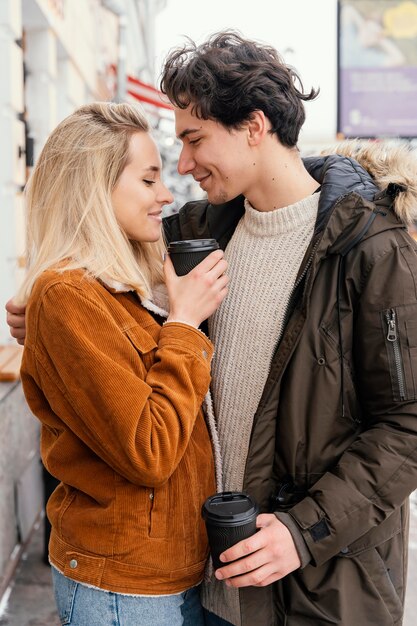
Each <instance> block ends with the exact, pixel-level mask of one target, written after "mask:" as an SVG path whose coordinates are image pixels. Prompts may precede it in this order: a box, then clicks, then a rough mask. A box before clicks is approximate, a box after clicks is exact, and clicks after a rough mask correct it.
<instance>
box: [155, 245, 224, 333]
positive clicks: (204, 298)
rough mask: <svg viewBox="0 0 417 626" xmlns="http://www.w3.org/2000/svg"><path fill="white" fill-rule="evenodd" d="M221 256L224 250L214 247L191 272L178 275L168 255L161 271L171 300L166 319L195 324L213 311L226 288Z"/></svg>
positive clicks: (196, 325) (222, 297)
mask: <svg viewBox="0 0 417 626" xmlns="http://www.w3.org/2000/svg"><path fill="white" fill-rule="evenodd" d="M223 257H224V252H223V250H215V251H214V252H211V253H210V254H209V255H208V256H207V257H206V258H205V259H203V261H201V263H199V264H198V265H197V266H196V267H195V268H194V269H192V270H191V272H189V273H188V274H186V275H185V276H177V275H176V273H175V270H174V266H173V265H172V261H171V259H170V258H169V256H168V255H167V257H166V259H165V263H164V272H165V281H166V286H167V290H168V296H169V303H170V313H169V316H168V320H167V321H168V322H169V321H178V322H185V323H186V324H190V325H191V326H195V327H196V328H197V327H198V326H199V325H200V324H201V322H203V321H204V320H205V319H207V318H208V317H210V315H211V314H212V313H214V311H215V310H216V309H217V308H218V307H219V305H220V304H221V302H222V301H223V300H224V298H225V297H226V294H227V290H228V287H227V285H228V283H229V278H228V277H227V276H226V275H225V271H226V269H227V261H226V260H225V259H224V258H223Z"/></svg>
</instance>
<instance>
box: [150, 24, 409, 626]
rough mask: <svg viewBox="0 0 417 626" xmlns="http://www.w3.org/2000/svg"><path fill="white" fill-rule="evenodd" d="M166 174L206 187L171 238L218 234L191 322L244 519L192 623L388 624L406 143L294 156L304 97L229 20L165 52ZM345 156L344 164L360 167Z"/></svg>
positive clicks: (230, 483)
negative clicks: (241, 493) (206, 337)
mask: <svg viewBox="0 0 417 626" xmlns="http://www.w3.org/2000/svg"><path fill="white" fill-rule="evenodd" d="M161 88H162V91H163V92H164V93H165V94H167V96H168V98H169V99H170V101H171V102H172V103H173V105H174V110H175V119H176V133H177V135H178V137H179V139H180V140H181V142H182V151H181V155H180V158H179V164H178V171H179V173H180V174H184V175H185V174H191V175H192V176H193V177H194V179H195V180H196V181H197V182H198V183H199V184H200V187H201V188H202V189H203V190H204V191H205V192H206V194H207V199H206V200H202V201H198V202H190V203H188V204H186V205H185V206H184V207H183V208H182V209H181V210H180V212H179V214H178V215H174V216H171V217H170V218H168V219H167V220H166V223H165V226H166V228H165V232H166V236H167V239H168V240H169V241H173V240H178V239H192V238H205V237H214V238H216V239H217V240H218V241H219V243H220V245H221V247H222V248H223V249H225V256H226V258H227V260H228V262H229V268H230V271H229V276H230V291H229V294H228V297H227V298H226V300H225V301H224V302H223V304H222V305H221V307H220V308H219V309H218V311H217V312H216V313H215V314H214V315H213V316H212V317H211V318H210V320H209V321H208V331H209V333H210V337H211V338H212V340H213V341H214V343H215V346H216V353H215V357H214V362H213V380H212V391H213V397H214V407H215V411H216V417H217V426H218V434H219V438H220V444H221V451H222V456H223V471H224V483H223V484H224V489H225V490H228V491H230V490H245V491H247V492H249V493H250V494H251V495H252V496H254V497H255V499H257V501H258V503H259V505H260V508H261V511H262V514H261V515H259V517H258V520H257V526H258V529H259V530H258V532H257V533H256V534H255V535H254V536H253V537H252V538H251V539H249V540H246V541H242V542H241V543H238V544H237V545H236V546H234V547H233V548H231V549H229V550H227V551H226V552H225V553H224V554H223V558H222V561H223V562H224V567H222V568H220V569H218V570H217V571H216V573H215V577H213V580H212V582H211V583H209V584H206V585H204V588H203V593H202V600H203V604H204V606H205V607H206V609H207V623H208V624H212V625H215V624H218V625H221V624H223V625H224V624H230V623H231V624H234V625H240V624H242V625H244V626H254V625H255V624H256V625H257V626H272V625H276V624H279V625H281V624H282V625H283V624H286V626H310V625H313V624H314V625H319V624H320V625H323V624H340V625H343V626H352V625H355V626H365V625H369V624H376V625H378V626H385V625H386V626H388V625H392V624H395V625H398V624H401V622H402V614H403V602H404V593H405V582H406V581H405V576H406V555H407V520H408V503H407V498H408V495H409V494H410V492H411V491H412V490H413V489H415V488H416V486H417V480H416V478H417V455H416V447H417V419H416V418H417V402H416V397H417V352H416V349H415V346H417V324H416V322H415V319H416V315H417V304H416V292H417V288H416V284H417V258H416V254H415V244H414V243H413V241H412V240H411V238H410V237H409V236H408V234H407V232H406V229H405V224H407V223H409V222H410V221H412V220H413V219H415V217H416V195H417V191H416V187H415V180H416V177H417V166H416V163H415V160H413V158H412V156H411V155H410V154H409V153H408V152H407V149H402V148H396V149H394V150H391V152H390V149H389V148H388V147H387V146H384V145H383V144H373V145H357V144H356V143H355V142H350V143H349V144H347V145H341V146H339V147H338V149H337V154H329V155H327V156H320V157H318V158H307V159H304V160H303V159H302V158H301V156H300V153H299V150H298V149H297V141H298V136H299V132H300V129H301V127H302V125H303V123H304V120H305V112H304V106H303V102H304V101H307V100H313V99H314V98H315V97H316V96H317V93H318V92H317V91H314V90H313V89H312V90H311V91H310V92H308V93H305V92H304V89H303V86H302V84H301V81H300V79H299V77H298V75H297V73H296V72H295V71H294V69H292V68H291V67H289V66H287V65H286V64H285V63H284V61H283V60H282V59H281V58H280V56H279V54H278V53H277V52H276V50H274V49H273V48H271V47H269V46H266V45H262V44H260V43H257V42H255V41H249V40H246V39H244V38H243V37H241V36H240V35H239V34H237V33H235V32H223V33H219V34H217V35H214V36H212V37H211V38H210V39H208V40H207V41H206V42H205V43H203V44H202V45H200V46H197V45H196V44H194V43H193V42H192V41H188V43H187V44H186V45H185V46H183V47H180V48H177V49H175V50H173V51H172V52H171V53H170V54H169V56H168V58H167V60H166V62H165V66H164V68H163V74H162V80H161ZM360 163H362V165H361V164H360Z"/></svg>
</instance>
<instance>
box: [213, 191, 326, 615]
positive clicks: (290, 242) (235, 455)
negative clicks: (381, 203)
mask: <svg viewBox="0 0 417 626" xmlns="http://www.w3.org/2000/svg"><path fill="white" fill-rule="evenodd" d="M319 196H320V194H319V193H315V194H313V195H312V196H309V197H307V198H305V199H303V200H301V201H300V202H297V203H296V204H293V205H291V206H287V207H284V208H280V209H276V210H274V211H269V212H260V211H257V210H255V209H254V208H253V207H251V205H250V204H249V202H248V201H246V202H245V214H244V216H243V217H242V219H241V220H240V222H239V224H238V226H237V228H236V230H235V233H234V234H233V237H232V239H231V240H230V242H229V244H228V246H227V248H226V253H225V257H226V259H227V261H228V263H229V267H228V274H229V276H230V287H229V293H228V296H227V298H226V299H225V300H224V301H223V303H222V305H221V306H220V308H219V309H218V310H217V311H216V313H215V314H214V315H213V316H212V318H211V319H210V320H209V329H210V337H211V339H212V341H213V342H214V345H215V355H214V360H213V364H212V392H213V397H214V409H215V413H216V417H217V425H218V434H219V439H220V446H221V452H222V458H223V477H224V489H225V490H227V491H228V490H240V489H242V486H243V477H244V471H245V463H246V457H247V453H248V446H249V438H250V434H251V430H252V422H253V417H254V414H255V411H256V409H257V407H258V404H259V401H260V399H261V395H262V392H263V388H264V386H265V383H266V380H267V377H268V373H269V369H270V365H271V359H272V356H273V352H274V349H275V347H276V345H277V342H278V341H279V339H280V337H281V333H282V329H283V322H284V317H285V313H286V309H287V306H288V302H289V299H290V296H291V292H292V289H293V286H294V283H295V280H296V276H297V272H298V269H299V267H300V264H301V261H302V259H303V257H304V254H305V252H306V250H307V247H308V244H309V242H310V240H311V237H312V235H313V231H314V224H315V220H316V216H317V206H318V201H319ZM203 604H204V606H205V607H206V608H208V609H209V610H210V611H213V612H214V613H216V614H217V615H220V616H221V617H223V619H226V620H227V621H229V622H231V623H232V624H235V625H236V626H239V625H240V610H239V598H238V593H237V591H236V590H233V589H232V590H230V589H228V588H227V587H226V586H225V585H224V583H219V582H218V581H216V580H214V579H213V580H212V582H210V583H207V584H206V585H205V586H204V589H203Z"/></svg>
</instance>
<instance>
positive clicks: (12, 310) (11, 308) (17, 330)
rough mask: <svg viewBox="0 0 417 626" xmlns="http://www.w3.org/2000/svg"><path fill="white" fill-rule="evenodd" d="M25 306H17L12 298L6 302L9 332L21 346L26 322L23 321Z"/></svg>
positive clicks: (23, 340)
mask: <svg viewBox="0 0 417 626" xmlns="http://www.w3.org/2000/svg"><path fill="white" fill-rule="evenodd" d="M25 310H26V307H25V306H17V305H16V304H14V302H13V299H12V300H9V301H8V302H7V304H6V311H7V323H8V325H9V326H10V334H11V336H12V337H14V338H15V339H17V343H20V345H21V346H23V344H24V343H25V337H26V323H25Z"/></svg>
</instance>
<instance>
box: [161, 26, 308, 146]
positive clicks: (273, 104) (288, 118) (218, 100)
mask: <svg viewBox="0 0 417 626" xmlns="http://www.w3.org/2000/svg"><path fill="white" fill-rule="evenodd" d="M296 85H298V87H299V88H297V87H296ZM161 91H162V92H163V93H164V94H166V95H167V96H168V98H169V99H170V101H171V102H172V103H173V104H174V106H177V107H178V108H180V109H185V108H186V107H188V106H189V105H191V106H192V111H193V113H194V114H195V115H197V117H199V118H201V119H204V120H207V119H212V120H216V121H217V122H220V123H221V124H223V126H225V127H229V128H240V127H241V124H242V123H243V122H245V121H248V120H249V119H251V116H252V113H253V112H254V111H257V110H261V111H263V112H264V114H265V115H266V117H267V118H268V119H269V121H270V122H271V125H272V128H271V131H270V132H271V133H272V134H273V133H276V135H277V137H278V139H279V140H280V142H281V143H282V144H283V145H285V146H288V147H293V146H296V144H297V141H298V135H299V132H300V129H301V126H302V125H303V123H304V120H305V111H304V105H303V100H313V99H314V98H315V97H316V96H317V94H318V90H317V91H316V90H314V89H312V90H311V91H310V93H304V92H303V85H302V82H301V79H300V77H299V76H298V74H297V73H296V72H295V70H294V69H293V68H291V67H290V66H288V65H286V64H285V63H284V61H283V59H282V58H281V57H280V55H279V54H278V52H277V51H276V50H275V49H274V48H272V47H270V46H267V45H263V44H260V43H258V42H255V41H250V40H248V39H244V38H243V37H242V36H241V35H240V34H239V33H237V32H235V31H223V32H220V33H216V34H215V35H212V36H211V37H210V38H209V39H208V40H207V41H206V42H205V43H203V44H201V45H199V46H197V45H196V44H195V43H194V41H192V40H191V39H188V41H187V43H186V44H185V45H184V46H182V47H179V48H175V49H173V50H172V51H171V52H170V53H169V55H168V57H167V59H166V61H165V64H164V68H163V70H162V78H161Z"/></svg>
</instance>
